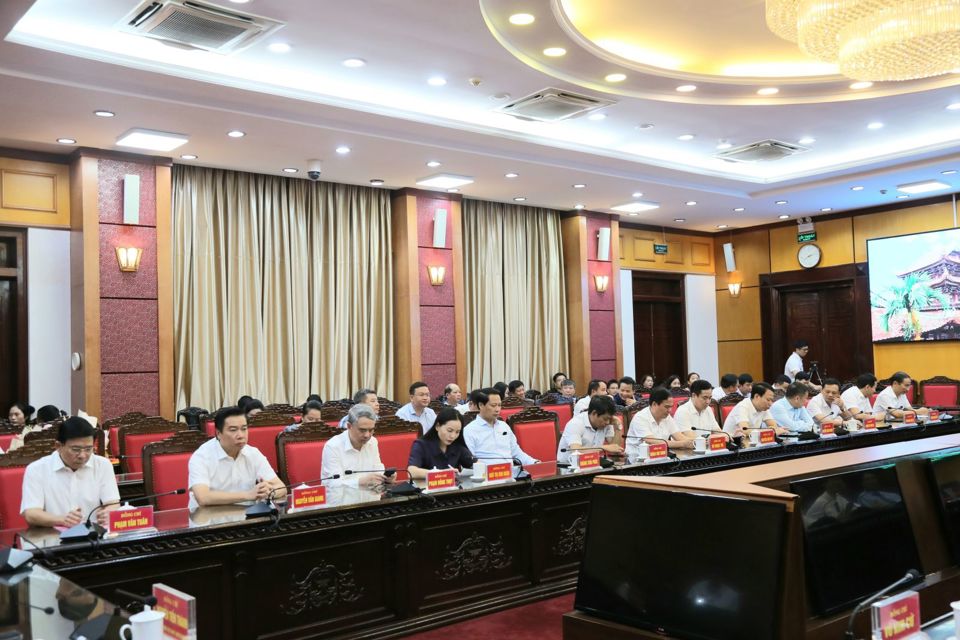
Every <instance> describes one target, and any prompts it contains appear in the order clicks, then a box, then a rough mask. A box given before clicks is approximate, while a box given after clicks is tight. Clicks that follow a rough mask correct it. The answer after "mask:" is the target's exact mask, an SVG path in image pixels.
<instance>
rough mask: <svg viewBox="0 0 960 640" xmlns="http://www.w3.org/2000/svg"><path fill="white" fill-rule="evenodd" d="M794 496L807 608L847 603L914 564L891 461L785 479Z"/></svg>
mask: <svg viewBox="0 0 960 640" xmlns="http://www.w3.org/2000/svg"><path fill="white" fill-rule="evenodd" d="M790 490H791V491H793V492H794V493H796V494H797V495H799V496H800V512H801V515H802V518H803V534H804V536H803V538H804V557H805V562H806V579H807V590H808V595H809V598H808V601H809V603H810V610H811V611H810V612H811V613H813V614H815V615H827V614H831V613H835V612H837V611H841V610H843V609H847V608H850V607H851V606H853V605H854V604H855V603H857V602H859V601H860V600H862V599H863V598H865V597H867V596H869V595H870V594H872V593H875V592H877V591H879V590H880V589H883V588H884V587H885V586H887V585H888V584H890V583H891V582H894V581H896V580H897V579H898V578H901V577H903V575H904V574H905V573H906V572H907V571H909V570H910V569H919V568H920V559H919V557H918V555H917V545H916V542H915V541H914V537H913V529H912V528H911V527H910V519H909V516H908V515H907V509H906V506H904V504H903V494H902V493H901V491H900V482H899V480H898V479H897V470H896V467H895V466H894V465H886V466H882V467H874V468H871V469H863V470H857V471H849V472H846V473H838V474H834V475H829V476H821V477H817V478H810V479H806V480H796V481H794V482H791V483H790Z"/></svg>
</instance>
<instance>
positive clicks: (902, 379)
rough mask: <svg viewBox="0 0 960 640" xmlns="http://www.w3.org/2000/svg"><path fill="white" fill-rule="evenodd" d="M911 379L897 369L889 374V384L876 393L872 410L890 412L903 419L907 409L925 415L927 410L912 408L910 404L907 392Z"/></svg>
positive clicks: (911, 382) (908, 375)
mask: <svg viewBox="0 0 960 640" xmlns="http://www.w3.org/2000/svg"><path fill="white" fill-rule="evenodd" d="M912 384H913V380H911V379H910V374H908V373H905V372H903V371H897V372H896V373H895V374H893V375H892V376H890V386H889V387H887V388H886V389H884V390H883V391H881V392H880V394H879V395H877V401H876V403H874V405H873V410H874V411H876V412H878V413H879V412H881V411H882V412H883V413H884V415H886V414H888V413H889V414H890V415H892V416H893V417H894V418H896V419H898V420H903V414H904V413H906V412H907V411H916V412H917V413H918V414H919V415H926V414H927V410H926V409H925V408H923V407H917V408H916V409H914V408H913V407H912V406H910V400H909V399H908V398H907V392H909V391H910V386H911V385H912Z"/></svg>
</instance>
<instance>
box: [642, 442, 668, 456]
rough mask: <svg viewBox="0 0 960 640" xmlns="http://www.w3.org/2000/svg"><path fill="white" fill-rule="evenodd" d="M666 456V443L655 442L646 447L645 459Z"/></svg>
mask: <svg viewBox="0 0 960 640" xmlns="http://www.w3.org/2000/svg"><path fill="white" fill-rule="evenodd" d="M666 457H667V443H666V442H655V443H654V444H651V445H649V448H648V449H647V460H659V459H660V458H666Z"/></svg>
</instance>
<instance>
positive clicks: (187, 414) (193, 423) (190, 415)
mask: <svg viewBox="0 0 960 640" xmlns="http://www.w3.org/2000/svg"><path fill="white" fill-rule="evenodd" d="M209 416H210V412H209V411H207V410H206V409H204V408H203V407H185V408H183V409H180V411H177V421H178V422H179V420H180V418H184V422H186V423H187V425H188V426H189V427H190V428H191V429H196V430H198V431H199V430H200V429H201V423H202V422H203V421H204V420H206V419H207V418H208V417H209Z"/></svg>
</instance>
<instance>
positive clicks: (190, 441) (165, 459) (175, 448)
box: [143, 429, 210, 511]
mask: <svg viewBox="0 0 960 640" xmlns="http://www.w3.org/2000/svg"><path fill="white" fill-rule="evenodd" d="M209 439H210V437H209V436H207V435H206V434H204V433H200V432H199V431H194V430H193V429H190V430H188V431H178V432H177V433H175V434H173V435H172V436H170V437H169V438H165V439H163V440H160V441H159V442H151V443H149V444H147V445H145V446H144V447H143V490H144V492H145V494H146V495H148V496H149V495H153V494H155V493H166V492H168V491H174V490H176V489H187V491H188V493H184V494H183V495H178V496H163V497H160V498H154V499H153V500H152V502H153V503H154V506H155V507H156V508H157V511H166V510H168V509H186V508H187V506H188V505H189V503H190V494H189V490H190V487H188V486H187V482H188V478H189V464H190V456H192V455H193V452H194V451H196V450H197V447H199V446H200V445H202V444H203V443H204V442H206V441H207V440H209Z"/></svg>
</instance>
